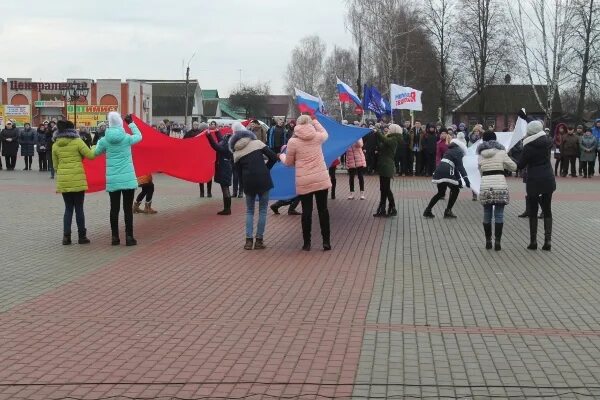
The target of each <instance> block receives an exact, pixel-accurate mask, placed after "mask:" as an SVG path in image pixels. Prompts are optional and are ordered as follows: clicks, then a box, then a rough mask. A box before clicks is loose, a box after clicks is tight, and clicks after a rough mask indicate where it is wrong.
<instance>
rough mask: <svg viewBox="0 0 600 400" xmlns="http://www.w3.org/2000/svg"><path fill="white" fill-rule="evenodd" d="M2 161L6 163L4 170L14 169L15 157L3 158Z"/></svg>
mask: <svg viewBox="0 0 600 400" xmlns="http://www.w3.org/2000/svg"><path fill="white" fill-rule="evenodd" d="M4 161H5V162H6V169H15V166H16V165H17V156H5V157H4Z"/></svg>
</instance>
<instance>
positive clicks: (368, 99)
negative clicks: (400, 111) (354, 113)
mask: <svg viewBox="0 0 600 400" xmlns="http://www.w3.org/2000/svg"><path fill="white" fill-rule="evenodd" d="M363 109H365V110H371V111H373V112H374V113H375V115H376V116H377V118H381V116H382V115H384V114H391V113H392V106H391V105H390V103H389V101H387V100H385V99H384V98H383V96H382V95H381V93H379V91H378V90H377V89H376V88H375V86H367V85H365V86H364V96H363Z"/></svg>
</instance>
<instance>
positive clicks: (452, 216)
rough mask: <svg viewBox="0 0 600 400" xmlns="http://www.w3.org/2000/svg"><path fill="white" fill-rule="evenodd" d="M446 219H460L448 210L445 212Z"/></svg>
mask: <svg viewBox="0 0 600 400" xmlns="http://www.w3.org/2000/svg"><path fill="white" fill-rule="evenodd" d="M444 218H458V217H457V216H456V215H454V213H453V212H452V210H449V209H446V211H444Z"/></svg>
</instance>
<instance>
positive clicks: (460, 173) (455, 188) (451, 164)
mask: <svg viewBox="0 0 600 400" xmlns="http://www.w3.org/2000/svg"><path fill="white" fill-rule="evenodd" d="M466 152H467V146H466V145H465V144H464V143H463V142H461V141H460V140H458V139H452V141H451V142H450V145H449V146H448V151H446V153H445V154H444V157H443V158H442V162H441V163H440V165H438V167H437V168H436V170H435V173H434V174H433V183H435V184H437V189H438V192H437V193H436V194H435V195H434V196H433V197H432V198H431V201H430V202H429V205H428V206H427V208H426V209H425V212H424V213H423V216H424V217H425V218H434V217H435V215H433V213H432V212H431V210H432V209H433V207H434V206H435V205H436V203H437V202H438V201H439V200H440V199H442V198H443V197H444V195H445V194H446V189H450V198H449V199H448V205H447V207H446V211H445V212H444V218H456V215H454V214H453V213H452V207H453V206H454V203H456V199H457V198H458V193H459V192H460V188H461V187H462V181H461V178H462V179H464V181H465V184H466V185H467V187H468V188H470V187H471V183H470V182H469V178H467V171H465V167H464V166H463V161H462V160H463V157H464V156H465V154H466Z"/></svg>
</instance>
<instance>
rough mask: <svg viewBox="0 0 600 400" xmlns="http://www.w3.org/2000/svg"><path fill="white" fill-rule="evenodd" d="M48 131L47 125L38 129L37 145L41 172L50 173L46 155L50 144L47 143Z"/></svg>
mask: <svg viewBox="0 0 600 400" xmlns="http://www.w3.org/2000/svg"><path fill="white" fill-rule="evenodd" d="M46 129H47V125H43V124H42V125H40V126H39V127H38V129H37V135H36V137H35V145H36V147H37V153H38V167H39V170H40V172H41V171H48V158H47V155H46V152H47V151H48V150H47V147H48V143H47V142H46Z"/></svg>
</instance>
